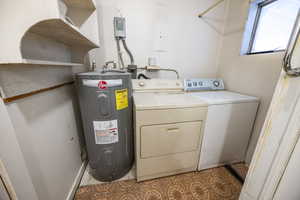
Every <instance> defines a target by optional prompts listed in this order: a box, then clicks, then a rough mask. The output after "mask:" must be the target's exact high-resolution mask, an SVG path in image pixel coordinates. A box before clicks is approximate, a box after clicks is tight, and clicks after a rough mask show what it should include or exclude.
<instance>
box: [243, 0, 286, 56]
mask: <svg viewBox="0 0 300 200" xmlns="http://www.w3.org/2000/svg"><path fill="white" fill-rule="evenodd" d="M276 1H278V0H256V1H253V2H251V4H250V9H249V13H248V20H247V23H246V28H245V33H244V37H243V43H242V48H241V54H242V55H256V54H265V53H276V52H284V51H285V49H276V50H269V51H259V52H252V51H253V45H254V40H255V36H256V32H257V28H258V24H259V20H260V16H261V12H262V9H263V7H264V6H267V5H269V4H271V3H274V2H276Z"/></svg>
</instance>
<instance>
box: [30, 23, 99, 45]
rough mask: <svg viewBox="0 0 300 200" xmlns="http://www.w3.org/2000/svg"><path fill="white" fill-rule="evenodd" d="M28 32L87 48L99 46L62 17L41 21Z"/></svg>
mask: <svg viewBox="0 0 300 200" xmlns="http://www.w3.org/2000/svg"><path fill="white" fill-rule="evenodd" d="M29 32H32V33H35V34H38V35H42V36H44V37H47V38H51V39H53V40H56V41H58V42H61V43H64V44H66V45H69V46H79V47H85V48H88V49H92V48H97V47H99V46H98V45H97V44H95V43H94V42H93V41H90V40H89V39H88V38H87V37H86V36H84V35H83V34H82V33H81V32H80V31H79V29H78V28H77V27H75V26H74V25H72V24H70V23H69V22H67V21H66V20H64V19H50V20H46V21H42V22H40V23H38V24H36V25H34V26H33V27H31V29H30V30H29Z"/></svg>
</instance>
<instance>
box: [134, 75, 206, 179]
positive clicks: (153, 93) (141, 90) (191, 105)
mask: <svg viewBox="0 0 300 200" xmlns="http://www.w3.org/2000/svg"><path fill="white" fill-rule="evenodd" d="M132 82H133V90H134V93H133V101H134V121H135V123H134V124H135V125H134V127H135V155H136V175H137V181H143V180H148V179H153V178H158V177H163V176H169V175H174V174H179V173H184V172H189V171H196V170H197V167H198V161H199V156H200V147H201V143H202V137H203V131H204V127H205V120H206V115H207V103H205V102H204V101H202V100H200V99H199V98H197V97H191V96H189V95H188V94H187V93H185V92H184V89H183V81H180V80H158V79H151V80H133V81H132Z"/></svg>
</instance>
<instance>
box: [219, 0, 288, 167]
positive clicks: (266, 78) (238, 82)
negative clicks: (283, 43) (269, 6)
mask: <svg viewBox="0 0 300 200" xmlns="http://www.w3.org/2000/svg"><path fill="white" fill-rule="evenodd" d="M228 3H229V5H228V11H227V13H228V14H227V19H226V26H225V27H226V28H225V31H224V38H223V45H222V48H221V55H220V60H219V76H220V77H222V78H223V79H224V81H225V84H226V87H227V89H229V90H232V91H236V92H240V93H245V94H249V95H253V96H257V97H259V98H260V100H261V104H260V108H259V111H258V115H257V119H256V123H255V127H254V132H253V135H252V139H251V141H250V146H249V151H248V155H247V162H248V163H249V162H250V160H251V157H252V155H253V152H254V150H255V146H256V143H257V140H258V137H259V134H260V131H261V128H262V126H263V123H264V121H265V116H266V114H267V111H268V108H269V105H270V102H271V100H272V96H273V93H274V89H275V86H276V83H277V81H278V78H279V74H280V71H281V68H282V65H281V64H282V57H283V53H271V54H261V55H240V50H241V46H242V39H243V33H244V26H245V23H246V21H247V17H248V8H249V0H229V1H228Z"/></svg>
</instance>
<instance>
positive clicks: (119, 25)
mask: <svg viewBox="0 0 300 200" xmlns="http://www.w3.org/2000/svg"><path fill="white" fill-rule="evenodd" d="M114 29H115V37H117V38H126V21H125V18H123V17H115V18H114Z"/></svg>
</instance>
